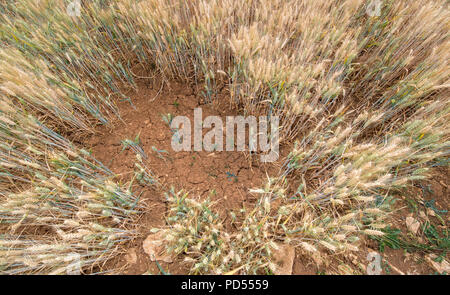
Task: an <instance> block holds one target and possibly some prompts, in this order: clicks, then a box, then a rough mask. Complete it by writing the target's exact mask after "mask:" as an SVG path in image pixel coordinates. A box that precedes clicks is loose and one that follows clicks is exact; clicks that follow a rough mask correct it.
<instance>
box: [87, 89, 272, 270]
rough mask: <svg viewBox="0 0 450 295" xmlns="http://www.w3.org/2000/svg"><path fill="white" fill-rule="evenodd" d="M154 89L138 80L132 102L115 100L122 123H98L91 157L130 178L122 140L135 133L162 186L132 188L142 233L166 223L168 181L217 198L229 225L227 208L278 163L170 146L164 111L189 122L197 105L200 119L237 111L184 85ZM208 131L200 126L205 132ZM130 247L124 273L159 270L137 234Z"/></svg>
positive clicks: (130, 155) (129, 155)
mask: <svg viewBox="0 0 450 295" xmlns="http://www.w3.org/2000/svg"><path fill="white" fill-rule="evenodd" d="M156 88H157V87H155V89H153V87H152V86H151V85H145V84H142V85H140V88H139V91H138V93H136V94H131V95H130V98H131V101H132V104H130V102H127V101H124V102H121V103H120V104H119V108H120V110H121V115H122V118H123V121H124V122H123V123H121V122H119V121H118V122H115V127H114V128H112V129H111V128H107V127H98V128H97V134H96V135H95V136H93V137H92V138H90V140H89V141H88V146H89V147H90V148H91V151H92V153H93V155H94V157H96V158H97V159H98V160H100V161H101V162H102V163H104V164H105V165H106V166H107V167H109V168H110V169H111V170H112V171H113V172H115V173H116V174H118V175H120V177H121V178H122V179H123V181H128V180H130V179H131V178H132V176H133V171H134V164H135V161H136V156H135V152H134V151H132V150H130V149H126V150H122V148H123V146H122V144H121V141H122V140H125V139H131V140H133V139H135V137H136V136H137V135H138V134H139V138H140V142H141V144H140V146H141V147H142V148H143V150H144V152H145V154H146V155H147V157H148V158H147V159H146V160H145V162H146V164H147V166H148V167H149V168H150V169H151V170H152V171H153V172H154V173H155V174H156V175H157V178H158V181H159V182H160V183H161V184H162V186H161V187H160V188H153V189H152V188H150V187H148V186H140V187H139V186H138V187H136V188H135V190H136V191H135V193H138V194H142V195H141V198H142V200H143V201H144V202H145V203H146V205H147V206H148V210H147V212H145V214H144V215H143V216H142V217H141V219H140V220H139V231H140V232H141V233H143V236H144V237H145V234H148V232H149V229H151V228H153V227H158V226H163V225H165V220H164V217H165V213H166V204H165V202H164V195H163V193H164V192H165V191H167V190H168V189H169V188H170V187H172V186H173V187H174V188H175V191H178V190H181V189H184V190H186V191H188V192H189V193H190V196H191V197H196V198H197V197H198V198H200V199H205V198H208V197H209V198H210V199H211V200H212V201H215V202H216V205H215V206H214V208H215V209H216V210H217V211H218V212H219V214H220V216H221V218H222V219H223V220H224V221H225V222H224V224H225V225H226V226H227V230H232V228H230V227H231V224H230V222H227V221H229V219H230V214H229V213H230V212H231V211H238V210H240V209H241V208H243V207H249V206H251V205H252V204H253V203H254V201H255V200H256V196H254V195H252V194H250V193H249V189H251V188H257V187H259V186H261V185H263V184H264V183H265V181H266V179H267V175H275V174H276V173H277V171H278V168H277V163H273V164H272V163H270V164H261V163H260V162H259V160H258V159H259V156H258V155H254V156H252V157H251V156H250V155H249V154H248V153H245V152H206V151H202V152H175V151H173V149H172V147H171V140H172V132H171V130H170V128H169V126H168V124H167V123H166V122H165V121H164V120H163V118H162V116H163V115H166V116H167V114H168V113H170V114H172V115H173V116H177V115H183V116H186V117H188V118H190V119H191V123H192V124H193V122H194V120H193V117H194V109H195V108H196V107H201V108H202V110H203V118H205V117H207V116H210V115H216V116H220V117H222V119H223V121H224V122H225V116H236V115H241V114H239V113H237V112H236V111H235V110H233V109H232V108H231V107H230V105H229V103H228V102H227V101H225V100H223V103H220V104H215V105H211V104H204V102H203V101H202V99H201V98H200V97H199V96H197V95H194V90H193V89H191V88H189V87H186V86H184V85H179V84H175V83H174V84H171V85H170V88H169V87H165V88H164V89H163V90H162V91H161V92H160V93H159V94H158V92H159V89H156ZM219 102H220V100H219ZM207 131H208V130H204V133H206V132H207ZM224 132H225V129H224ZM192 140H193V139H192ZM155 149H157V150H158V151H159V152H156V151H155ZM280 158H281V157H280ZM129 247H130V252H129V253H128V255H124V257H123V259H122V260H123V261H125V260H127V259H128V260H130V259H131V261H132V262H133V261H134V260H135V259H134V258H136V262H135V263H131V265H130V266H129V267H126V270H125V272H126V273H130V274H139V273H144V272H146V271H148V270H149V269H150V271H153V272H158V269H157V268H156V266H155V263H154V262H152V263H150V261H149V259H148V256H147V255H146V254H145V253H144V252H143V250H142V240H141V239H137V240H136V241H135V242H134V243H133V245H130V246H129ZM130 257H131V258H130ZM119 264H120V262H119ZM129 264H130V263H129ZM161 265H162V267H163V268H164V269H165V270H166V271H169V272H170V273H175V274H176V273H186V272H187V269H184V268H183V266H182V265H181V266H178V264H177V263H173V264H169V265H168V264H165V263H161Z"/></svg>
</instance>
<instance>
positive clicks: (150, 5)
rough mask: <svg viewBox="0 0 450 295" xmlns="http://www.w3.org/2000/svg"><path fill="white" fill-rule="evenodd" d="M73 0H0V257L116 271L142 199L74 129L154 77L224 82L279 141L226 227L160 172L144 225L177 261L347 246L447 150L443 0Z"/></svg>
mask: <svg viewBox="0 0 450 295" xmlns="http://www.w3.org/2000/svg"><path fill="white" fill-rule="evenodd" d="M70 2H71V1H63V0H22V1H6V0H2V1H0V12H1V13H0V139H1V140H0V273H2V274H36V273H39V274H65V273H67V272H68V271H69V270H70V269H73V267H74V265H76V264H81V267H82V269H83V273H103V272H107V273H109V272H113V273H115V272H120V270H117V269H114V268H109V269H108V268H106V267H103V266H104V265H106V263H107V262H108V261H110V260H111V259H113V258H114V257H116V256H117V255H119V254H120V253H121V252H122V250H121V249H123V248H124V247H127V246H126V245H127V243H129V242H130V241H133V240H134V239H136V238H138V237H139V236H140V235H141V233H140V232H139V230H137V229H136V222H137V220H138V219H139V216H140V215H141V214H143V213H144V212H145V210H146V205H145V204H144V203H143V202H142V200H141V199H140V198H139V196H138V195H136V194H135V193H134V192H133V190H132V189H131V184H130V183H124V182H122V181H119V180H118V179H117V178H116V177H115V176H116V175H115V173H114V172H113V171H111V170H110V168H109V167H108V165H107V163H102V162H100V161H98V160H97V159H96V158H95V157H94V156H93V155H92V153H91V152H90V151H89V149H88V148H86V147H85V146H83V143H82V140H81V143H79V142H75V141H74V140H73V139H74V136H75V135H76V136H77V137H78V138H81V139H82V138H83V137H87V136H94V137H95V136H96V129H95V128H94V126H97V125H106V126H108V125H110V124H112V122H116V121H120V119H121V111H120V108H119V107H118V102H119V101H121V100H124V99H127V98H128V96H127V93H128V92H129V91H137V90H138V88H139V86H138V83H139V81H141V80H145V79H152V78H151V77H155V78H153V79H159V81H161V84H162V85H164V84H169V83H171V81H179V82H180V83H185V84H186V85H187V84H189V83H191V84H195V85H196V86H197V87H198V88H199V89H201V92H200V93H199V95H201V96H202V97H203V98H204V100H205V101H206V102H208V103H214V102H216V101H217V100H223V99H224V98H223V96H222V95H218V93H219V89H220V88H221V87H223V85H225V89H226V93H227V97H226V103H228V104H230V105H232V106H234V107H235V108H237V109H239V110H241V111H242V112H243V113H245V114H248V115H268V114H270V115H276V116H279V118H280V130H279V131H280V144H281V145H282V146H284V147H287V149H288V153H286V155H285V156H284V157H282V158H280V160H279V162H280V165H279V169H277V170H278V173H275V174H273V175H268V176H267V178H266V179H264V181H265V183H266V184H265V185H264V186H262V187H255V188H251V189H250V192H251V193H252V194H254V195H256V196H257V198H258V201H257V202H255V204H254V208H250V209H248V208H247V211H246V213H245V216H244V217H243V218H241V219H240V220H237V221H236V226H237V228H236V230H235V231H233V232H230V231H228V230H226V229H225V227H224V226H223V224H222V223H223V219H222V218H220V216H219V215H218V214H217V213H216V212H215V211H214V206H213V203H211V202H209V201H208V200H200V199H198V198H195V196H192V195H191V194H187V193H186V192H185V191H183V190H181V189H182V188H180V190H169V189H164V190H165V195H166V198H167V202H168V209H167V212H166V213H167V222H166V226H164V227H163V228H155V229H154V232H158V231H161V232H164V234H165V237H164V241H165V242H164V244H165V245H166V251H167V253H168V254H169V255H172V256H174V257H182V258H183V259H184V262H183V263H186V264H187V265H188V268H189V273H191V274H227V273H228V274H261V273H266V272H267V271H272V272H273V271H274V270H276V269H277V266H276V263H275V261H274V259H273V257H274V253H275V252H277V251H278V250H279V249H280V247H282V246H283V245H289V246H290V247H293V248H295V249H296V251H298V252H299V253H303V254H302V255H304V256H305V257H311V259H314V261H316V262H317V261H325V262H324V263H325V265H327V263H326V261H327V260H328V259H335V258H336V257H338V258H339V257H346V255H349V253H358V252H361V251H363V249H362V241H363V240H364V239H367V238H368V237H372V238H375V239H378V240H383V237H385V236H386V233H387V231H386V228H388V226H389V225H390V224H391V219H390V216H391V213H392V211H393V208H392V206H391V202H390V200H391V199H392V198H393V196H395V195H396V194H398V193H402V194H405V192H408V189H409V188H411V187H413V186H414V185H415V184H417V183H420V182H421V181H426V180H427V179H430V178H432V177H433V173H434V171H435V169H436V168H437V167H444V168H445V167H448V155H449V152H450V149H449V148H450V143H449V129H450V128H449V127H450V126H449V123H448V122H449V114H450V105H449V102H450V99H449V93H450V92H449V91H448V88H449V85H450V84H449V80H450V79H449V78H450V69H449V66H448V61H449V57H450V56H449V54H450V46H449V45H450V43H449V33H448V32H449V27H450V23H449V21H450V12H449V7H448V5H449V3H448V1H446V0H432V1H430V0H416V1H408V0H398V1H394V0H383V1H381V0H380V1H378V2H379V4H380V7H379V8H380V10H379V13H378V15H370V14H368V12H367V11H368V10H367V6H368V3H369V2H370V1H364V0H335V1H330V0H304V1H298V0H259V1H257V0H247V1H241V0H223V1H218V0H193V1H188V0H140V1H135V0H118V1H112V0H92V1H81V3H80V7H81V10H80V13H79V15H71V14H70V13H68V9H67V7H68V5H69V4H70ZM136 68H139V69H140V72H139V73H137V72H136V71H135V70H134V69H136ZM142 73H145V74H142ZM149 77H150V78H149ZM158 99H159V100H163V99H165V98H164V97H163V96H160V97H158ZM129 145H131V146H133V143H132V142H130V143H129ZM136 153H137V155H138V156H137V158H136V167H137V168H138V169H137V174H136V175H137V176H138V177H139V179H140V180H141V179H146V180H147V183H148V185H150V186H160V184H158V182H157V181H154V180H155V176H154V174H153V173H156V174H157V173H158V171H150V169H148V167H146V163H145V160H144V159H143V157H142V156H140V155H139V154H140V153H139V149H138V148H137V151H136ZM294 180H295V183H296V187H295V188H293V185H294ZM292 189H294V190H295V197H292V195H291V194H288V191H289V190H292ZM412 197H416V196H412ZM444 198H446V197H445V196H444ZM444 209H445V208H444ZM446 209H448V208H446ZM444 219H445V217H444ZM443 224H444V228H445V229H447V224H448V219H445V220H444V221H443ZM446 241H447V242H446V243H441V244H439V247H437V250H436V249H435V251H434V252H433V250H427V251H431V252H430V253H435V254H437V255H441V256H442V253H447V252H446V251H447V249H448V246H449V245H448V237H447V240H446ZM436 251H437V252H436ZM445 256H446V254H443V257H444V259H445V258H446V257H445ZM317 263H319V262H317ZM329 269H330V271H331V272H338V270H337V269H336V267H332V266H330V268H329ZM359 272H360V273H365V270H359Z"/></svg>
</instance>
